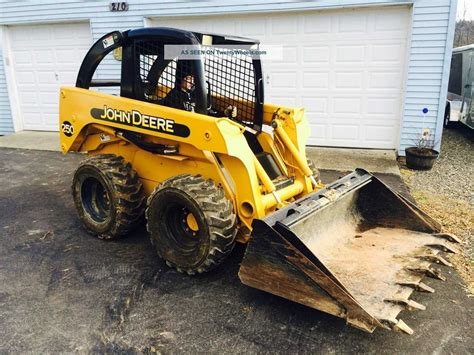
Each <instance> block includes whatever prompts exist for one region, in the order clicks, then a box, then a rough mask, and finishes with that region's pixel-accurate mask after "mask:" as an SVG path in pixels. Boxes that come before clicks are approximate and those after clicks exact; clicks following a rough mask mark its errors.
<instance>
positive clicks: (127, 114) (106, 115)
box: [91, 105, 190, 137]
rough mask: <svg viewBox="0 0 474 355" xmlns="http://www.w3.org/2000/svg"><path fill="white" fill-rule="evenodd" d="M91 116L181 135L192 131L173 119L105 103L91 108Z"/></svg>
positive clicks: (186, 134)
mask: <svg viewBox="0 0 474 355" xmlns="http://www.w3.org/2000/svg"><path fill="white" fill-rule="evenodd" d="M91 116H92V117H93V118H95V119H98V120H102V121H109V122H115V123H119V124H123V125H127V126H132V127H137V128H143V129H147V130H150V131H156V132H161V133H167V134H171V135H174V136H179V137H188V136H189V133H190V132H189V128H188V127H187V126H185V125H182V124H179V123H176V122H175V121H173V120H170V119H167V118H163V117H156V116H151V115H146V114H144V113H141V112H140V111H136V110H132V111H123V110H117V109H114V108H111V107H108V106H107V105H104V108H103V109H100V108H93V109H92V110H91Z"/></svg>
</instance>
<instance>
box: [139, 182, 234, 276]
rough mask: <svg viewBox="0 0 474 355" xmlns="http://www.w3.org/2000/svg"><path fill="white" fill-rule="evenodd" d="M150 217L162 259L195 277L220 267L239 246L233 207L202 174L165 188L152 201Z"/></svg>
mask: <svg viewBox="0 0 474 355" xmlns="http://www.w3.org/2000/svg"><path fill="white" fill-rule="evenodd" d="M146 218H147V229H148V232H149V233H150V237H151V241H152V243H153V245H154V246H155V248H156V251H157V252H158V255H159V256H160V257H162V258H163V259H165V260H166V263H167V264H168V266H171V267H174V268H176V269H177V270H178V271H180V272H185V273H188V274H190V275H192V274H195V273H202V272H205V271H209V270H211V269H213V268H214V267H216V266H217V265H219V264H220V263H221V262H222V261H223V260H224V259H225V258H226V257H227V256H228V255H229V254H230V252H231V251H232V249H233V247H234V244H235V234H236V227H235V223H236V216H235V214H234V213H233V208H232V203H231V202H230V201H229V200H228V199H227V198H226V197H225V195H224V191H223V190H222V188H218V187H217V186H216V185H215V184H214V183H213V182H212V180H205V179H204V178H202V177H201V176H194V175H189V174H185V175H178V176H175V177H173V178H170V179H168V180H166V181H165V182H163V183H162V184H160V185H159V186H158V187H157V188H156V189H155V191H154V192H153V193H152V194H151V195H150V197H149V198H148V207H147V210H146Z"/></svg>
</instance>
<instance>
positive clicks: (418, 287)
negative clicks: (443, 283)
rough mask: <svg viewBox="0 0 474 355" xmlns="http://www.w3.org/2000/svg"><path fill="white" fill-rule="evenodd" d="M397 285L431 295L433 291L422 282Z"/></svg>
mask: <svg viewBox="0 0 474 355" xmlns="http://www.w3.org/2000/svg"><path fill="white" fill-rule="evenodd" d="M398 285H400V286H407V287H411V288H413V289H415V290H416V291H419V292H429V293H433V292H434V291H435V290H434V289H433V288H431V287H430V286H428V285H427V284H425V283H423V282H399V283H398Z"/></svg>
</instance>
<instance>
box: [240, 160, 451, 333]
mask: <svg viewBox="0 0 474 355" xmlns="http://www.w3.org/2000/svg"><path fill="white" fill-rule="evenodd" d="M252 227H253V231H252V238H251V240H250V242H249V244H248V246H247V250H246V253H245V256H244V259H243V261H242V265H241V268H240V271H239V277H240V279H241V281H242V282H243V283H244V284H246V285H248V286H252V287H255V288H257V289H261V290H264V291H267V292H270V293H272V294H275V295H278V296H281V297H284V298H287V299H289V300H292V301H295V302H298V303H301V304H304V305H306V306H309V307H312V308H315V309H318V310H321V311H324V312H327V313H330V314H333V315H336V316H338V317H342V318H345V319H346V320H347V323H349V324H350V325H352V326H355V327H357V328H360V329H363V330H365V331H368V332H373V331H374V329H375V328H376V327H384V328H389V329H396V330H401V331H404V332H406V333H409V334H411V333H412V332H413V331H412V330H411V329H410V327H408V326H407V325H406V324H405V323H404V322H403V321H402V320H399V319H398V318H397V317H398V314H399V313H400V312H401V311H403V310H405V309H408V310H421V309H424V308H425V307H424V306H423V305H421V304H419V303H417V302H415V301H413V300H411V299H410V298H409V297H410V295H411V293H412V292H413V291H414V290H416V291H424V292H433V289H432V288H431V287H429V286H427V285H425V284H424V283H422V282H421V281H422V279H423V278H424V276H425V275H427V276H431V277H434V278H438V279H443V276H442V275H441V273H440V271H439V270H438V269H436V268H434V267H432V263H433V262H435V263H442V264H445V265H449V262H447V261H446V260H445V259H443V258H442V257H441V256H439V255H438V254H439V252H440V251H448V252H456V251H457V247H456V245H455V244H456V243H459V240H458V239H457V238H456V237H455V236H452V235H449V234H442V233H440V225H439V224H438V223H437V222H436V221H434V220H433V219H431V218H430V217H429V216H428V215H426V214H425V213H424V212H423V211H421V210H420V209H419V208H417V207H416V206H415V205H413V204H412V203H411V202H409V201H408V200H407V199H405V198H404V197H402V196H401V195H399V194H398V193H396V192H395V191H393V190H392V189H391V188H389V187H388V186H387V185H385V184H384V183H383V182H382V181H380V180H379V179H377V178H376V177H374V176H373V175H371V174H369V173H368V172H366V171H364V170H360V169H358V170H356V171H355V172H353V173H352V174H349V175H347V176H345V177H343V178H341V179H339V180H337V181H335V182H334V183H332V184H330V185H327V186H326V188H325V189H323V190H319V191H316V192H314V193H312V194H310V195H307V196H305V197H304V198H302V199H300V200H298V201H296V202H294V203H292V204H290V205H288V206H286V207H284V208H282V209H280V210H278V211H276V212H274V213H272V214H271V215H268V216H267V217H265V218H264V219H256V220H254V222H253V225H252Z"/></svg>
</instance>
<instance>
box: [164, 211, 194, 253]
mask: <svg viewBox="0 0 474 355" xmlns="http://www.w3.org/2000/svg"><path fill="white" fill-rule="evenodd" d="M190 215H191V216H192V217H190ZM163 220H164V221H165V223H164V224H165V226H166V229H167V233H166V235H167V236H168V239H169V242H170V243H171V244H172V248H173V249H174V250H179V252H180V253H181V254H186V255H191V254H194V253H196V250H198V249H199V244H200V238H199V237H200V233H199V226H198V223H197V222H196V218H195V216H194V215H193V213H192V212H191V211H190V210H189V209H188V208H187V207H186V206H184V205H182V204H180V203H172V204H170V205H168V206H167V207H166V209H165V211H164V213H163Z"/></svg>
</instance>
